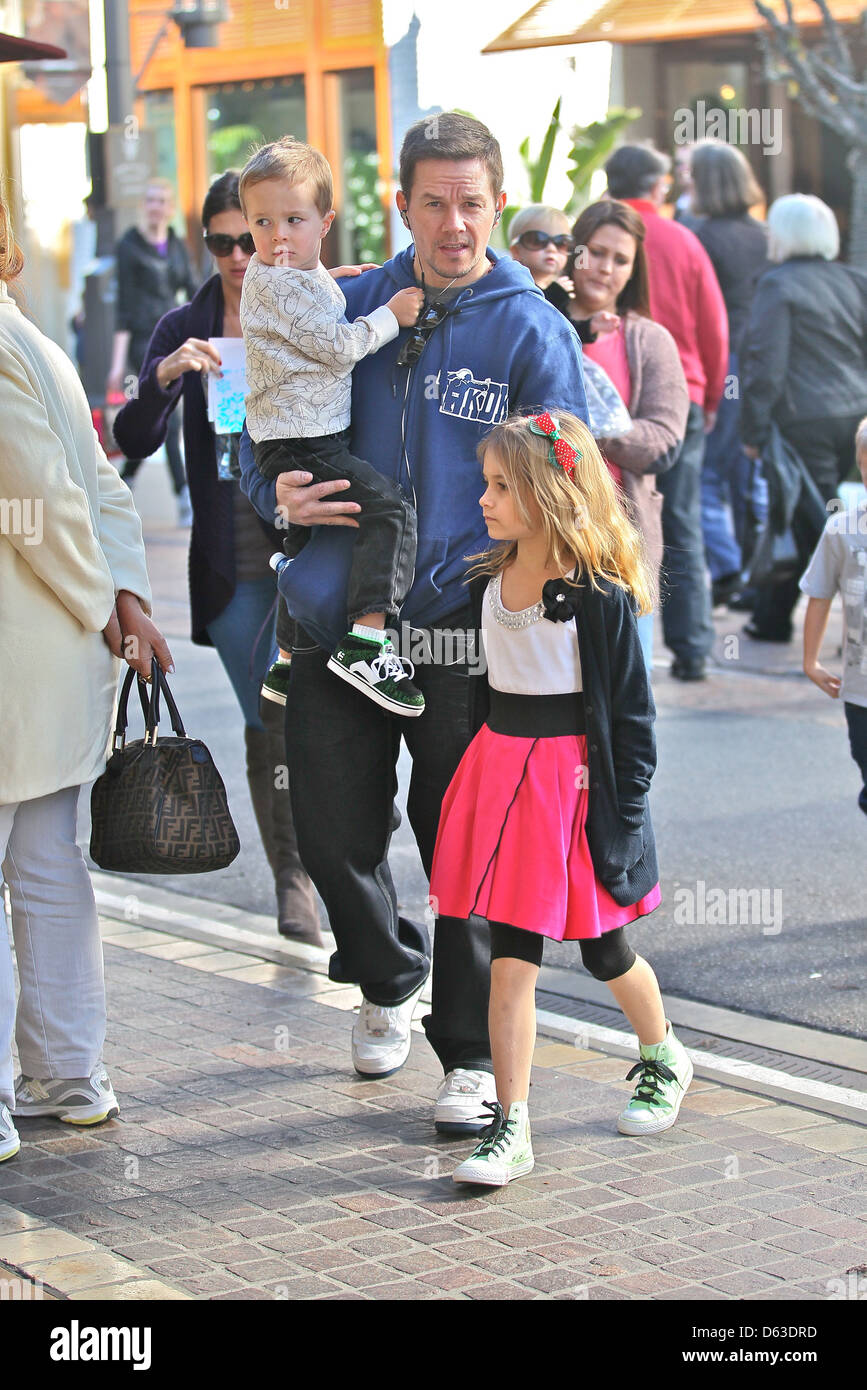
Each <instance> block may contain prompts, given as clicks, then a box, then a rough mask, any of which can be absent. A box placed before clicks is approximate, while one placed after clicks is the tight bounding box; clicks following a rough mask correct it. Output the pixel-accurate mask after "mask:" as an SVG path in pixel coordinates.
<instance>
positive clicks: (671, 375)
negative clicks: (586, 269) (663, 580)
mask: <svg viewBox="0 0 867 1390" xmlns="http://www.w3.org/2000/svg"><path fill="white" fill-rule="evenodd" d="M624 337H625V341H626V359H627V361H628V363H629V375H630V378H631V382H632V396H631V399H630V401H629V413H630V415H631V416H632V429H631V430H630V432H629V434H624V435H623V436H622V437H621V438H620V439H604V440H600V447H601V448H602V451H603V453H604V454H605V457H606V458H608V459H610V460H611V462H612V463H616V464H617V465H618V466H619V467H620V468H621V469H622V470H623V490H624V492H625V493H626V495H627V497H628V498H629V500H630V502H631V503H632V506H633V509H634V520H635V522H636V524H637V526H638V528H639V530H640V531H641V533H642V535H643V536H644V540H645V544H646V546H647V558H648V560H649V561H650V565H651V569H652V571H653V575H654V578H655V579H656V581H657V583H658V579H659V567H660V564H661V562H662V493H661V492H659V491H658V489H657V487H656V475H657V474H659V473H665V472H667V470H668V469H669V468H670V467H671V466H672V464H673V463H675V462H676V460H677V455H678V453H679V451H680V446H681V444H682V443H683V439H684V435H685V434H686V419H687V415H688V414H689V393H688V391H687V386H686V377H685V376H684V374H683V367H682V366H681V364H680V356H679V354H678V351H677V344H676V343H675V341H674V339H673V338H672V336H671V334H670V333H669V331H668V329H667V328H663V326H662V324H661V323H655V322H654V321H653V320H652V319H647V318H643V317H642V316H641V315H640V314H633V313H629V314H627V315H626V322H625V327H624Z"/></svg>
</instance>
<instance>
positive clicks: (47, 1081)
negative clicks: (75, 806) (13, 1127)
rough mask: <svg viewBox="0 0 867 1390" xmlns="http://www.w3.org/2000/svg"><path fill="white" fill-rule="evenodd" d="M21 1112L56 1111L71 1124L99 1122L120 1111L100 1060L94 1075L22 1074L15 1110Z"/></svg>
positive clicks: (112, 1117)
mask: <svg viewBox="0 0 867 1390" xmlns="http://www.w3.org/2000/svg"><path fill="white" fill-rule="evenodd" d="M14 1113H15V1114H16V1115H20V1116H27V1115H32V1116H45V1115H52V1116H54V1118H55V1119H58V1120H63V1121H64V1123H65V1124H68V1125H98V1124H101V1123H102V1121H103V1120H112V1119H114V1117H115V1115H117V1114H118V1113H119V1107H118V1103H117V1096H116V1095H115V1094H114V1090H113V1088H112V1084H111V1082H110V1081H109V1079H108V1072H107V1071H106V1069H105V1067H104V1066H103V1064H102V1063H101V1062H100V1063H99V1064H98V1065H97V1066H95V1067H94V1069H93V1071H92V1072H91V1073H90V1076H72V1077H57V1078H50V1077H48V1078H44V1079H43V1080H41V1081H40V1080H38V1079H37V1078H36V1077H33V1076H19V1077H18V1079H17V1080H16V1082H15V1112H14Z"/></svg>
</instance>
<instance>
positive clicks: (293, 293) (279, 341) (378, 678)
mask: <svg viewBox="0 0 867 1390" xmlns="http://www.w3.org/2000/svg"><path fill="white" fill-rule="evenodd" d="M239 194H240V198H241V206H242V209H243V211H244V216H245V217H246V219H247V222H248V223H249V226H250V231H251V233H252V236H253V241H254V242H255V245H256V252H255V254H254V255H253V256H252V257H251V258H250V262H249V265H248V266H247V272H246V274H245V276H244V284H243V288H242V291H241V329H242V332H243V334H244V345H245V350H246V366H247V387H248V395H247V399H246V408H247V431H248V433H249V435H250V439H251V441H252V445H253V455H254V458H255V460H256V465H257V467H258V469H259V472H260V473H262V475H263V476H264V477H266V478H268V479H274V478H276V477H278V476H279V474H281V473H285V472H287V471H289V470H292V469H303V470H305V471H306V472H308V473H311V474H312V476H313V481H314V482H326V481H331V480H333V479H338V478H348V479H350V482H351V486H350V487H349V488H347V489H345V490H344V491H343V492H342V493H341V494H340V497H341V501H350V502H359V503H361V504H362V510H361V512H360V513H359V515H358V523H359V527H358V535H357V537H356V541H355V549H354V553H353V561H352V569H351V572H350V578H349V589H348V594H347V615H348V617H349V620H350V622H351V623H352V629H351V631H350V632H349V633H347V635H346V636H345V637H344V638H343V640H342V641H341V642H340V643H338V645H337V647H336V649H335V651H334V652H333V653H332V655H331V657H330V659H329V662H328V666H329V668H330V669H331V670H332V671H334V672H335V674H336V675H338V676H340V677H341V678H342V679H343V680H345V681H348V682H349V683H350V684H351V685H354V686H355V687H356V689H358V690H361V691H362V692H363V693H364V694H365V695H367V696H368V697H369V698H370V699H372V700H374V701H376V703H377V704H379V705H381V706H383V707H384V708H385V709H388V710H390V711H391V712H392V713H395V714H401V715H410V716H418V715H420V714H421V713H422V712H423V710H424V697H423V696H422V694H421V691H420V690H419V689H418V688H417V687H416V686H415V685H414V684H413V683H412V680H411V679H410V676H411V675H412V674H414V672H413V671H412V664H411V663H410V662H407V661H405V660H404V659H402V658H399V657H398V656H397V655H396V653H395V652H394V649H393V647H392V645H391V643H390V642H389V641H388V640H387V639H386V637H385V626H386V618H387V616H388V615H394V616H396V615H397V614H398V613H399V612H400V608H401V606H402V604H403V601H404V599H405V597H406V594H407V591H408V589H409V587H410V584H411V583H412V577H413V573H414V569H415V552H416V534H417V531H416V528H417V522H416V514H415V509H414V507H413V506H412V505H411V503H410V502H409V501H408V500H407V498H406V497H405V496H404V494H403V492H402V491H401V489H400V488H399V487H398V486H397V484H395V483H392V482H391V481H390V480H389V479H388V478H386V477H384V476H383V474H381V473H380V472H378V470H377V469H375V468H374V467H373V466H372V464H370V463H368V462H367V461H366V460H364V459H359V458H356V457H355V456H354V455H353V454H351V453H350V451H349V447H348V446H349V419H350V401H351V394H352V379H351V373H352V368H353V366H354V364H355V363H356V362H357V361H359V360H360V359H361V358H362V357H366V356H367V354H368V353H371V352H376V351H377V349H379V348H380V347H382V346H383V345H384V344H385V343H387V342H390V341H391V339H392V338H395V337H397V334H398V332H399V331H400V329H401V328H408V327H410V326H411V325H412V324H414V323H415V321H416V318H417V317H418V311H419V309H420V308H421V304H422V298H423V296H422V293H421V291H420V290H416V289H405V290H400V291H399V292H398V293H397V294H395V295H393V296H392V298H391V299H390V300H389V301H388V303H387V304H384V305H381V306H380V307H379V308H378V309H374V310H373V312H372V313H370V314H368V315H366V316H365V317H363V318H359V319H356V321H355V322H354V323H351V324H350V323H347V321H346V317H345V311H346V301H345V299H344V297H343V295H342V293H341V291H340V289H339V288H338V286H337V284H336V283H335V281H334V280H333V279H332V277H331V276H330V275H329V274H328V272H327V270H326V269H325V268H324V266H323V265H322V264H321V262H320V259H319V252H320V247H321V244H322V238H323V237H324V236H325V235H326V233H327V232H328V229H329V227H330V226H331V223H332V222H333V220H334V210H333V208H332V207H331V202H332V196H333V186H332V178H331V169H330V168H329V165H328V162H327V160H326V159H325V158H324V156H323V155H321V154H320V153H319V152H318V151H317V150H314V149H312V148H311V146H309V145H305V144H303V143H301V142H300V141H298V140H294V139H292V138H291V137H289V136H285V137H284V138H283V139H282V140H278V141H275V142H274V143H272V144H270V145H265V146H263V147H262V148H261V149H260V150H258V151H257V152H256V153H255V154H254V155H253V156H252V158H251V159H250V160H248V162H247V164H246V166H245V167H244V170H243V172H242V174H241V179H240V184H239ZM308 535H309V531H308V528H306V527H300V526H297V527H296V526H290V528H289V537H288V540H287V546H286V548H287V550H288V551H289V553H290V554H297V553H298V550H299V549H300V548H301V546H302V545H303V544H304V543H305V542H306V540H307V538H308ZM281 657H283V659H288V653H286V652H282V651H281ZM407 667H408V668H409V671H408V670H407Z"/></svg>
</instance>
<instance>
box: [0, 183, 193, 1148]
mask: <svg viewBox="0 0 867 1390" xmlns="http://www.w3.org/2000/svg"><path fill="white" fill-rule="evenodd" d="M22 265H23V258H22V256H21V253H20V251H19V249H18V247H17V246H16V245H15V241H14V238H13V235H12V229H11V226H10V222H9V215H8V212H7V209H6V206H5V204H4V203H3V201H2V197H0V420H2V437H0V731H2V750H0V868H2V877H3V878H4V879H5V881H6V884H7V886H8V888H9V895H10V900H11V904H12V933H13V937H14V943H15V955H16V958H17V962H18V972H19V980H20V998H19V1004H18V1011H17V1020H16V1010H15V988H14V978H13V969H12V953H11V950H10V947H9V939H8V932H7V931H6V930H5V929H4V930H0V1160H2V1159H7V1158H12V1157H13V1155H14V1154H16V1153H17V1152H18V1149H19V1147H20V1140H19V1137H18V1134H17V1131H16V1128H15V1124H14V1121H13V1119H12V1114H11V1113H10V1112H12V1113H14V1114H15V1115H16V1116H19V1115H38V1116H45V1115H53V1116H56V1117H57V1118H59V1119H61V1120H66V1121H68V1122H70V1123H73V1124H96V1123H99V1122H100V1121H101V1120H105V1119H108V1118H109V1117H110V1116H111V1115H116V1114H117V1101H116V1099H115V1096H114V1092H113V1090H112V1087H111V1082H110V1081H109V1078H108V1075H107V1073H106V1071H105V1067H104V1066H103V1064H102V1048H103V1044H104V1041H105V989H104V982H103V971H102V948H101V943H100V938H99V926H98V922H97V914H96V904H95V902H94V897H93V890H92V887H91V884H90V878H89V876H88V872H87V867H86V865H85V862H84V859H83V856H82V854H81V851H80V850H79V848H78V846H77V844H76V807H77V800H78V792H79V788H80V786H81V785H82V783H86V782H89V781H91V780H92V779H93V778H94V777H96V776H98V774H99V773H100V772H101V771H102V770H103V768H104V766H105V757H106V747H107V743H108V737H109V732H110V725H111V718H112V711H113V707H114V700H115V693H116V690H117V680H118V674H119V670H120V663H119V661H118V660H117V658H118V657H120V656H121V655H122V654H124V655H125V656H126V658H127V660H128V661H129V663H130V665H132V666H134V667H135V669H136V670H137V671H139V672H140V673H141V674H142V675H145V674H147V673H149V672H150V663H151V656H152V654H153V655H156V657H157V659H158V660H159V662H160V665H161V666H162V667H163V669H164V670H168V669H170V668H171V655H170V653H169V650H168V647H167V646H166V643H165V641H164V639H163V637H162V636H161V634H160V632H159V631H158V629H157V628H156V627H155V626H154V624H153V623H152V622H151V621H150V618H149V616H148V614H149V612H150V587H149V584H148V577H147V568H146V565H145V551H144V544H143V541H142V531H141V523H140V521H139V519H138V516H137V515H136V512H135V509H134V507H133V504H132V498H131V496H130V493H129V490H128V488H127V487H126V485H125V484H124V483H122V482H121V480H120V477H119V475H118V473H117V470H116V469H115V468H113V467H112V465H111V464H110V463H109V462H108V460H107V459H106V457H105V455H104V454H103V452H102V450H101V448H100V447H99V444H98V443H97V440H96V436H95V434H94V431H93V424H92V421H91V415H90V409H89V406H88V403H87V399H86V397H85V394H84V391H83V389H82V386H81V383H80V382H79V379H78V376H77V374H76V371H75V368H74V367H73V365H72V363H71V362H70V361H69V359H68V357H66V355H65V354H64V353H63V352H62V351H61V350H60V348H59V347H57V345H56V344H55V343H52V342H51V341H50V340H49V339H48V338H45V337H44V336H43V335H42V334H41V333H40V332H39V330H38V329H37V328H36V327H35V326H34V325H33V324H32V323H31V322H30V321H29V320H28V319H27V318H25V316H24V314H22V313H21V311H20V310H19V308H18V307H17V305H16V303H15V300H14V299H13V298H12V296H11V295H10V293H9V289H8V285H9V283H10V282H11V281H13V280H14V279H15V277H16V276H17V275H18V274H19V273H20V271H21V269H22ZM13 1029H14V1032H15V1037H16V1042H17V1045H18V1055H19V1061H20V1064H21V1072H22V1075H21V1076H19V1077H18V1078H17V1080H15V1081H14V1082H13V1068H12V1035H13Z"/></svg>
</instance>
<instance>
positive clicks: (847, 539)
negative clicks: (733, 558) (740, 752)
mask: <svg viewBox="0 0 867 1390" xmlns="http://www.w3.org/2000/svg"><path fill="white" fill-rule="evenodd" d="M855 455H856V458H857V461H858V469H859V471H860V473H861V477H862V479H863V482H864V485H865V487H867V417H865V418H864V419H863V420H862V421H861V423H860V425H859V426H858V429H857V431H856V433H855ZM801 589H802V591H803V592H804V593H805V594H809V596H810V601H809V603H808V604H807V613H806V617H805V619H804V673H805V675H808V676H809V677H810V680H811V681H814V682H815V684H816V685H818V687H819V689H820V690H824V692H825V694H826V695H830V697H831V699H832V700H836V699H837V698H838V697H839V696H840V694H841V693H842V695H843V699H844V706H843V708H844V709H845V711H846V723H847V724H848V726H849V746H850V748H851V750H852V757H853V758H854V759H855V762H856V763H857V764H858V767H859V768H860V769H861V780H862V782H863V784H864V785H863V786H862V788H861V793H860V795H859V797H858V805H859V806H860V807H861V810H862V811H863V812H864V814H865V815H867V499H862V500H861V501H860V502H856V503H855V504H854V505H853V506H851V507H849V508H848V510H846V511H842V510H841V511H836V512H833V513H832V514H831V516H830V517H829V518H828V521H827V523H826V525H825V529H824V531H823V532H822V536H821V539H820V541H819V544H818V545H817V547H816V550H815V552H814V554H813V558H812V559H811V561H810V563H809V565H808V567H807V570H806V573H805V574H804V577H803V578H802V580H801ZM836 593H839V594H840V595H841V597H842V599H843V614H844V620H843V678H842V680H841V679H840V677H839V676H832V675H831V672H830V671H826V670H825V667H824V666H822V665H821V664H820V662H819V649H820V647H821V645H822V638H823V637H824V635H825V629H826V627H827V626H828V614H829V612H830V609H831V600H832V599H833V597H834V595H835V594H836Z"/></svg>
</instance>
